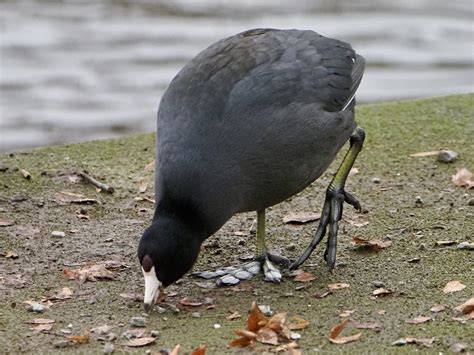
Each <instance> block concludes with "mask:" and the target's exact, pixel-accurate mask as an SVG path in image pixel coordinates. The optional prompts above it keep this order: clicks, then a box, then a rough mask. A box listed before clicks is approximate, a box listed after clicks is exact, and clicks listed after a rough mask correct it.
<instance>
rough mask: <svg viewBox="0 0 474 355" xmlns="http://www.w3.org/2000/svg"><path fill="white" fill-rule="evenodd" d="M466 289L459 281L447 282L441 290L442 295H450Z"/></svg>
mask: <svg viewBox="0 0 474 355" xmlns="http://www.w3.org/2000/svg"><path fill="white" fill-rule="evenodd" d="M465 288H466V285H464V284H462V283H461V281H458V280H453V281H449V282H448V283H447V284H446V286H444V288H443V292H444V293H452V292H458V291H462V290H464V289H465Z"/></svg>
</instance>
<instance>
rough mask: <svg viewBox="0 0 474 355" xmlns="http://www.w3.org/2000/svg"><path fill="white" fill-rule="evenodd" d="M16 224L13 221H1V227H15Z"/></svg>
mask: <svg viewBox="0 0 474 355" xmlns="http://www.w3.org/2000/svg"><path fill="white" fill-rule="evenodd" d="M14 224H15V222H14V221H12V220H11V219H0V227H8V226H12V225H14Z"/></svg>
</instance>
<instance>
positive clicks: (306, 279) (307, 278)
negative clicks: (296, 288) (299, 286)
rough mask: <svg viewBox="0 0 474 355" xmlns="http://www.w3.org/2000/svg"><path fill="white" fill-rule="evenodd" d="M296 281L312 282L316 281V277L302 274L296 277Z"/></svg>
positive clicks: (308, 273)
mask: <svg viewBox="0 0 474 355" xmlns="http://www.w3.org/2000/svg"><path fill="white" fill-rule="evenodd" d="M294 280H295V281H298V282H310V281H313V280H316V276H314V275H313V274H312V273H310V272H302V273H300V274H298V275H296V276H295V278H294Z"/></svg>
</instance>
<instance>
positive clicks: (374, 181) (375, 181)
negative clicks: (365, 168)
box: [372, 177, 380, 184]
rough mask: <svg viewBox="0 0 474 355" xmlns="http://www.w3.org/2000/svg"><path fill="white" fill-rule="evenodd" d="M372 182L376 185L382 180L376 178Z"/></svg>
mask: <svg viewBox="0 0 474 355" xmlns="http://www.w3.org/2000/svg"><path fill="white" fill-rule="evenodd" d="M372 182H373V183H374V184H380V178H378V177H374V178H372Z"/></svg>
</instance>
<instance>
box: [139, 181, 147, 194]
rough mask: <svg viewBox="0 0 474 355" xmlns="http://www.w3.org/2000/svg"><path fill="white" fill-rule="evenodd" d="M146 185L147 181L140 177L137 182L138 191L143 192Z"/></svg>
mask: <svg viewBox="0 0 474 355" xmlns="http://www.w3.org/2000/svg"><path fill="white" fill-rule="evenodd" d="M147 187H148V183H147V182H146V181H145V179H144V178H140V181H139V183H138V192H140V193H144V192H145V191H146V189H147Z"/></svg>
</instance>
